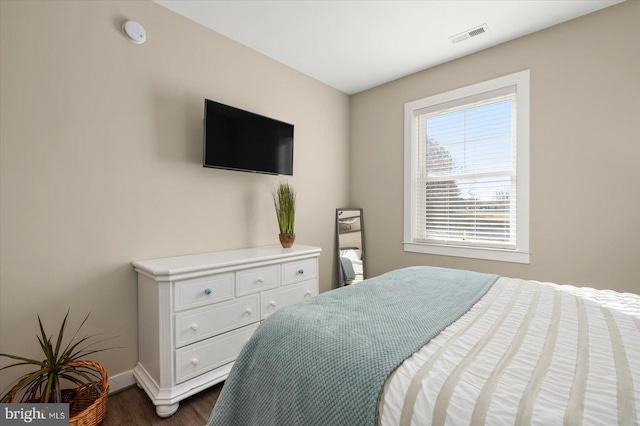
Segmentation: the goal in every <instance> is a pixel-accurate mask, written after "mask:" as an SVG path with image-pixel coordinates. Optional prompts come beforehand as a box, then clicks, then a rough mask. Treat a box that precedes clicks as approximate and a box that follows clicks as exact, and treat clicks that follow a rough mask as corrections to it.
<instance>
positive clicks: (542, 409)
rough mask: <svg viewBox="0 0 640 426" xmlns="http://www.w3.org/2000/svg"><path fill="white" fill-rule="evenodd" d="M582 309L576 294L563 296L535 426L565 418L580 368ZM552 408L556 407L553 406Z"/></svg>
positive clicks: (556, 422) (536, 406) (546, 425)
mask: <svg viewBox="0 0 640 426" xmlns="http://www.w3.org/2000/svg"><path fill="white" fill-rule="evenodd" d="M577 315H578V308H577V306H576V301H575V298H574V297H573V295H570V294H563V295H562V313H561V315H560V324H559V328H558V338H557V340H556V345H555V347H554V348H553V357H552V358H551V364H550V365H549V370H548V371H547V374H546V376H545V379H544V380H543V382H542V387H541V388H540V393H539V394H538V398H537V400H536V403H535V406H534V409H533V418H532V420H531V424H532V425H540V426H548V425H552V424H558V423H559V421H561V419H563V418H564V410H565V407H566V406H567V404H568V402H569V393H570V391H571V384H572V383H573V378H574V370H575V368H576V355H577V347H578V320H577ZM548 407H554V408H553V409H549V408H548Z"/></svg>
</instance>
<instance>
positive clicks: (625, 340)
mask: <svg viewBox="0 0 640 426" xmlns="http://www.w3.org/2000/svg"><path fill="white" fill-rule="evenodd" d="M609 311H610V312H611V314H612V316H613V319H614V321H615V322H616V325H617V326H618V330H619V332H620V337H621V338H622V344H623V346H624V349H625V352H626V354H627V362H628V363H629V369H630V370H631V373H632V374H631V376H632V379H633V385H634V390H635V398H634V400H635V405H636V419H638V421H639V422H640V328H638V329H636V328H635V326H636V323H635V321H634V320H633V318H631V319H630V317H629V316H628V315H627V314H625V313H623V312H621V311H619V310H617V309H615V308H610V310H609ZM636 330H637V331H638V332H636ZM634 372H635V374H634Z"/></svg>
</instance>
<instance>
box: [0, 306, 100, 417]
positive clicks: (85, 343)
mask: <svg viewBox="0 0 640 426" xmlns="http://www.w3.org/2000/svg"><path fill="white" fill-rule="evenodd" d="M88 318H89V314H87V316H86V317H85V318H84V320H83V321H82V323H81V324H80V326H79V327H78V329H77V330H76V332H75V333H74V335H73V337H72V338H71V340H70V341H69V342H68V343H67V344H66V345H63V340H64V337H65V336H64V335H65V330H66V327H67V322H68V319H69V311H67V314H66V315H65V317H64V320H63V321H62V324H61V326H60V329H59V331H58V335H57V337H56V338H55V340H52V337H50V336H48V335H47V333H46V331H45V329H44V326H43V325H42V321H41V320H40V316H39V315H38V324H39V326H40V335H39V336H36V337H37V338H38V343H39V345H40V348H41V350H42V354H41V355H42V358H44V359H43V360H40V359H31V358H27V357H23V356H18V355H10V354H4V353H0V356H2V357H5V358H10V359H12V360H16V361H18V362H16V363H14V364H10V365H7V366H6V367H3V368H1V369H0V371H1V370H6V369H8V368H12V367H19V366H32V367H34V368H35V370H34V371H30V372H28V373H25V374H24V375H22V376H20V377H19V378H18V379H16V380H15V381H14V382H13V383H12V384H11V385H10V386H9V388H8V390H6V392H5V393H4V394H2V396H0V402H2V403H69V416H70V419H69V424H70V425H71V426H79V425H82V426H84V425H97V424H99V423H100V422H102V420H103V419H104V416H105V414H106V410H107V395H108V392H109V375H108V373H107V371H106V370H105V368H104V367H103V366H102V365H100V364H99V363H97V362H93V361H88V360H84V359H83V358H85V357H87V356H89V355H91V354H94V353H96V352H101V351H104V350H107V349H112V348H101V349H93V347H94V345H96V344H98V343H101V342H103V341H105V340H107V339H101V340H97V341H92V340H93V339H95V338H96V337H97V336H98V335H95V334H94V335H89V336H84V337H82V338H76V337H77V336H78V333H79V331H80V329H81V328H82V326H83V325H84V323H85V322H86V321H87V319H88ZM63 386H71V388H70V389H63V388H62V387H63Z"/></svg>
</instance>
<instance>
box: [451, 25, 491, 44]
mask: <svg viewBox="0 0 640 426" xmlns="http://www.w3.org/2000/svg"><path fill="white" fill-rule="evenodd" d="M486 32H489V27H488V26H487V24H482V25H480V26H477V27H475V28H471V29H470V30H467V31H464V32H461V33H460V34H456V35H454V36H451V37H449V40H451V43H453V44H456V43H460V42H461V41H464V40H467V39H469V38H471V37H475V36H479V35H480V34H484V33H486Z"/></svg>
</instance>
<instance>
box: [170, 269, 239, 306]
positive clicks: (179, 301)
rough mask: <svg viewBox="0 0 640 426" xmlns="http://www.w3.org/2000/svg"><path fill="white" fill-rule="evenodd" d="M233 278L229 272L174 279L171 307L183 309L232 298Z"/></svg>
mask: <svg viewBox="0 0 640 426" xmlns="http://www.w3.org/2000/svg"><path fill="white" fill-rule="evenodd" d="M234 279H235V275H234V274H233V273H232V272H231V273H228V274H216V275H210V276H207V277H202V278H194V279H190V280H183V281H176V282H175V283H174V284H173V294H174V296H173V309H174V310H175V311H183V310H185V309H191V308H197V307H198V306H204V305H209V304H211V303H216V302H223V301H225V300H230V299H233V284H234Z"/></svg>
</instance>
